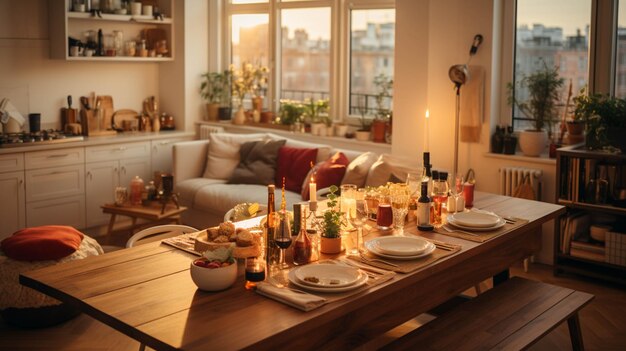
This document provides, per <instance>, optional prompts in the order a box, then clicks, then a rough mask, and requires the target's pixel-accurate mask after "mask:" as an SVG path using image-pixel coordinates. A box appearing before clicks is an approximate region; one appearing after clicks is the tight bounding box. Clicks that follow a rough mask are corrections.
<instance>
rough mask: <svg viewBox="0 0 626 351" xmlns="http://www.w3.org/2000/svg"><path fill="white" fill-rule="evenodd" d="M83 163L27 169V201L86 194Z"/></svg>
mask: <svg viewBox="0 0 626 351" xmlns="http://www.w3.org/2000/svg"><path fill="white" fill-rule="evenodd" d="M84 193H85V166H84V165H83V164H80V165H73V166H65V167H54V168H43V169H37V170H32V171H26V202H32V201H40V200H52V199H56V198H59V197H62V196H73V195H84Z"/></svg>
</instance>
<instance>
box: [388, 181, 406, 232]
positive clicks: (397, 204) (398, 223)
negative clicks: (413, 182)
mask: <svg viewBox="0 0 626 351" xmlns="http://www.w3.org/2000/svg"><path fill="white" fill-rule="evenodd" d="M409 200H410V196H409V194H408V192H401V191H398V192H395V193H392V194H391V211H392V214H393V227H394V229H395V231H397V232H398V234H400V235H402V233H403V232H404V219H405V218H406V215H407V213H408V212H409Z"/></svg>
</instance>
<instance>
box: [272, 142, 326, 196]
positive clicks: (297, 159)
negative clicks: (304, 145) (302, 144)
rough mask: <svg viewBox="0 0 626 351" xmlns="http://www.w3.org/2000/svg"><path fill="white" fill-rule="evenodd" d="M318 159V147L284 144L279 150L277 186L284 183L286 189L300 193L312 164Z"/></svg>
mask: <svg viewBox="0 0 626 351" xmlns="http://www.w3.org/2000/svg"><path fill="white" fill-rule="evenodd" d="M316 159H317V149H301V148H293V147H287V146H283V147H281V148H280V150H278V165H277V166H276V179H275V181H276V183H275V184H276V186H277V187H280V186H281V185H282V184H283V177H285V189H287V190H290V191H293V192H296V193H300V192H302V182H304V178H306V175H307V174H308V173H309V170H310V169H311V165H312V164H315V160H316Z"/></svg>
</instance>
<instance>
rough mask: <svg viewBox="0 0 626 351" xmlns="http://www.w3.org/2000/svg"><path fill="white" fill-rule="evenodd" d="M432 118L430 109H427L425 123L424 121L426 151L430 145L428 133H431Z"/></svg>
mask: <svg viewBox="0 0 626 351" xmlns="http://www.w3.org/2000/svg"><path fill="white" fill-rule="evenodd" d="M429 120H430V112H429V111H428V110H426V118H425V123H424V152H428V149H429V147H430V145H429V140H428V135H429V134H430V133H429V130H428V129H429V127H428V121H429Z"/></svg>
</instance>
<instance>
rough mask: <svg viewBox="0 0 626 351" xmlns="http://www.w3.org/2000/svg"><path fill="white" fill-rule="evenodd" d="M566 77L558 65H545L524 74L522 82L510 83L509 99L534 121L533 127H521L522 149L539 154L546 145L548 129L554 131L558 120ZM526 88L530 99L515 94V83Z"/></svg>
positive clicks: (533, 154) (520, 140) (527, 152)
mask: <svg viewBox="0 0 626 351" xmlns="http://www.w3.org/2000/svg"><path fill="white" fill-rule="evenodd" d="M563 81H564V80H563V78H561V77H559V73H558V67H554V68H553V69H549V68H548V67H547V66H545V65H544V69H542V70H540V71H537V72H535V73H533V74H530V75H527V76H524V77H522V79H521V80H520V81H519V83H518V84H512V83H509V84H508V86H507V88H508V92H509V94H508V95H509V96H508V102H509V105H511V106H516V107H517V108H518V110H519V111H520V112H521V113H522V114H523V115H524V116H526V117H527V118H529V119H530V120H531V121H532V124H533V128H531V129H527V130H524V131H521V132H520V134H519V145H520V149H521V150H522V152H523V153H524V155H526V156H532V157H537V156H539V155H540V154H541V153H542V152H543V151H544V150H545V148H546V145H547V143H548V134H546V131H545V129H544V128H545V127H547V128H548V132H550V133H551V132H552V125H553V124H554V122H555V121H557V120H558V115H559V108H558V102H559V100H560V91H561V88H562V87H563ZM516 85H519V87H520V88H526V89H527V91H528V99H527V100H526V101H519V100H518V99H517V97H516V95H515V86H516Z"/></svg>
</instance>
